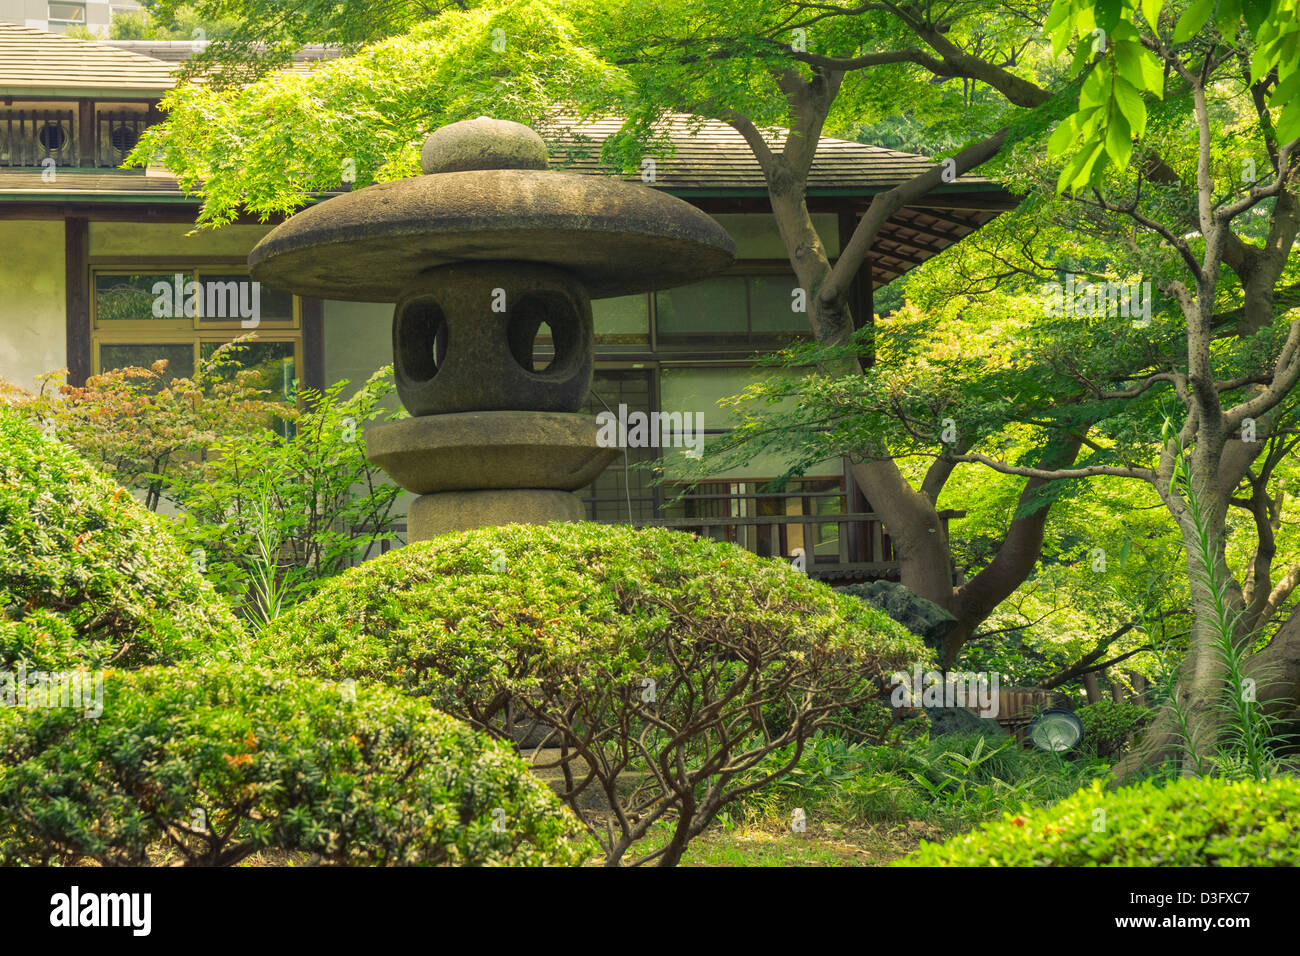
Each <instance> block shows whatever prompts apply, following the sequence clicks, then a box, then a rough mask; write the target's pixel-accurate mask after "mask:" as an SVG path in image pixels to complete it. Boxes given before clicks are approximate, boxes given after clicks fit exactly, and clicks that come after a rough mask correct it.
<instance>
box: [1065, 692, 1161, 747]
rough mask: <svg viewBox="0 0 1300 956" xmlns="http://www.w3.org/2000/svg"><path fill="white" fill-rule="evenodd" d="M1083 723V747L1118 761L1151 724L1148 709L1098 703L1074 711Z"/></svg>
mask: <svg viewBox="0 0 1300 956" xmlns="http://www.w3.org/2000/svg"><path fill="white" fill-rule="evenodd" d="M1074 713H1075V715H1076V716H1078V718H1079V720H1080V721H1082V723H1083V745H1084V746H1085V747H1087V748H1089V749H1090V750H1092V752H1093V753H1095V754H1097V755H1098V756H1100V757H1109V758H1118V757H1122V756H1123V755H1124V753H1125V752H1126V751H1127V750H1128V749H1129V746H1130V744H1131V743H1132V741H1133V737H1134V735H1136V734H1137V733H1138V732H1139V731H1140V730H1141V729H1142V728H1143V727H1145V726H1146V725H1147V723H1148V722H1149V721H1150V720H1151V716H1152V711H1151V709H1150V708H1147V707H1143V706H1141V705H1139V704H1133V703H1129V702H1127V701H1123V702H1120V703H1116V702H1115V701H1111V700H1101V701H1098V702H1097V703H1095V704H1085V705H1084V706H1082V707H1078V708H1075V711H1074Z"/></svg>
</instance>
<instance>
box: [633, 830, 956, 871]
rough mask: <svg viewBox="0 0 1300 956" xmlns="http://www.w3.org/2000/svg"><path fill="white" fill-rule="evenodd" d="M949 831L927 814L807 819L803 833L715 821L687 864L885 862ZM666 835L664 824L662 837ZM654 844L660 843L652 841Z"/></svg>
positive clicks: (684, 861) (685, 860)
mask: <svg viewBox="0 0 1300 956" xmlns="http://www.w3.org/2000/svg"><path fill="white" fill-rule="evenodd" d="M948 835H949V833H948V832H947V831H945V830H944V829H943V828H941V827H939V826H937V825H935V824H933V823H928V822H926V821H924V820H909V821H901V822H891V823H876V824H870V825H866V826H854V825H840V824H836V823H818V822H817V821H815V820H810V821H808V824H807V830H806V831H805V832H803V833H794V832H791V830H790V828H789V827H788V826H780V825H778V824H776V823H774V822H768V823H765V824H760V825H755V826H733V827H731V828H727V827H725V826H722V825H719V824H715V825H714V826H712V827H709V829H708V830H706V831H705V832H704V833H702V834H701V835H700V836H698V837H696V838H695V839H694V840H692V841H691V844H690V846H689V847H688V848H687V850H686V855H685V857H683V859H682V863H681V865H682V866H886V865H888V864H889V863H890V862H892V861H894V860H897V859H899V858H900V857H903V856H906V855H907V854H908V853H911V852H912V851H913V850H915V849H916V848H917V847H918V846H919V845H920V843H921V841H922V840H942V839H944V838H945V837H946V836H948ZM666 839H667V832H666V830H665V832H664V834H663V836H662V837H657V840H658V841H660V842H661V841H663V840H666ZM647 843H648V844H649V848H651V849H653V848H654V846H656V845H657V842H656V843H651V842H650V841H647Z"/></svg>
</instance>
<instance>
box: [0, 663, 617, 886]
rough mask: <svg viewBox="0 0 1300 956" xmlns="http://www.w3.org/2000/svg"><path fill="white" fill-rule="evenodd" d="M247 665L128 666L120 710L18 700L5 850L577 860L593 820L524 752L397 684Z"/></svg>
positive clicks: (0, 780)
mask: <svg viewBox="0 0 1300 956" xmlns="http://www.w3.org/2000/svg"><path fill="white" fill-rule="evenodd" d="M348 690H349V688H348V687H346V686H344V687H339V686H330V685H328V684H325V683H323V682H320V681H311V680H305V679H298V678H295V679H290V678H285V677H282V676H277V675H273V674H271V673H270V672H266V671H259V670H256V669H252V668H241V667H237V666H235V665H212V666H210V667H208V668H206V669H204V670H202V671H200V670H195V669H192V668H189V667H186V666H181V667H160V668H144V669H141V670H137V671H111V672H109V674H108V676H107V678H106V680H105V694H104V710H103V715H102V716H101V717H99V718H98V719H87V718H85V717H82V716H81V715H80V713H79V712H77V711H74V710H71V709H68V708H60V709H49V710H14V709H4V710H0V863H4V864H14V863H25V864H46V863H49V862H52V861H57V862H60V863H72V862H76V861H83V862H84V861H85V860H86V859H90V860H94V861H97V862H99V863H101V864H104V865H140V864H143V863H145V862H147V860H148V857H149V853H150V851H151V850H154V851H156V850H157V849H158V848H159V846H160V844H161V845H165V846H166V847H168V848H169V849H171V850H172V851H173V852H174V853H175V854H177V855H179V856H180V857H181V858H182V859H183V860H184V861H185V862H186V863H187V864H189V865H209V866H213V865H216V866H220V865H229V864H233V863H236V862H238V861H239V860H241V859H243V858H245V857H247V856H248V855H249V854H251V853H254V852H256V851H258V850H262V849H266V848H272V849H280V850H298V851H305V852H310V853H313V854H319V855H320V856H321V857H323V858H325V859H327V860H330V861H335V862H340V863H366V864H455V865H482V864H508V865H516V866H517V865H539V864H556V865H569V864H576V863H580V862H582V860H583V859H585V858H586V857H588V856H590V854H591V853H592V852H594V846H591V845H590V843H589V841H588V840H587V838H586V836H585V834H583V832H582V827H581V825H580V824H579V823H578V821H577V820H576V819H574V817H573V815H572V814H571V813H570V812H569V811H568V810H567V809H566V808H565V807H564V806H563V805H561V804H560V802H559V800H558V799H557V798H556V797H555V795H554V794H552V793H551V791H550V790H549V789H548V788H547V787H546V785H545V784H543V783H541V782H540V781H538V780H537V779H536V778H535V777H534V776H533V774H532V773H531V771H530V769H529V767H528V764H527V763H526V762H524V761H523V760H522V759H521V758H520V757H519V756H518V755H517V754H515V753H513V752H512V751H511V750H510V748H508V747H506V746H504V745H502V744H498V743H496V742H494V741H492V740H490V739H489V738H488V737H487V736H486V735H484V734H482V733H479V732H477V731H474V730H471V729H470V728H469V727H467V726H466V725H464V724H463V723H461V722H459V721H456V720H453V719H452V718H450V717H447V716H444V715H442V714H438V713H435V712H433V711H431V710H430V709H429V708H428V707H425V706H423V705H422V704H420V703H418V702H416V701H412V700H409V699H407V698H405V697H404V696H402V695H401V694H398V693H395V692H393V691H390V690H388V689H387V688H383V687H378V686H371V687H360V688H353V689H352V690H354V692H355V696H354V698H353V699H351V700H349V697H352V696H353V695H351V694H349V693H348V692H347V691H348Z"/></svg>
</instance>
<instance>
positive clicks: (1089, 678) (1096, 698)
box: [1083, 671, 1101, 704]
mask: <svg viewBox="0 0 1300 956" xmlns="http://www.w3.org/2000/svg"><path fill="white" fill-rule="evenodd" d="M1083 689H1084V691H1085V692H1086V693H1087V695H1088V703H1090V704H1097V703H1100V702H1101V683H1100V682H1099V681H1098V680H1097V672H1096V671H1089V672H1088V673H1086V674H1084V675H1083Z"/></svg>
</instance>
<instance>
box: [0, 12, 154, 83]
mask: <svg viewBox="0 0 1300 956" xmlns="http://www.w3.org/2000/svg"><path fill="white" fill-rule="evenodd" d="M173 70H175V65H174V64H172V63H164V62H163V61H162V60H156V59H154V58H153V57H151V56H144V55H142V54H140V53H131V52H129V51H127V50H119V49H117V48H116V47H111V46H108V45H106V44H103V43H94V42H92V41H90V40H76V39H73V38H72V37H67V36H63V35H62V34H59V33H46V32H44V31H42V30H34V29H32V28H31V27H25V26H19V25H18V24H16V23H9V22H7V21H3V20H0V96H39V95H44V96H69V95H77V94H80V95H83V96H84V95H87V94H95V93H103V94H112V95H114V96H118V97H121V98H132V96H131V95H132V94H134V95H135V96H139V97H151V96H153V97H156V96H159V95H161V94H162V93H164V92H165V91H167V90H169V89H171V87H172V85H173V79H172V72H173Z"/></svg>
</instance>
